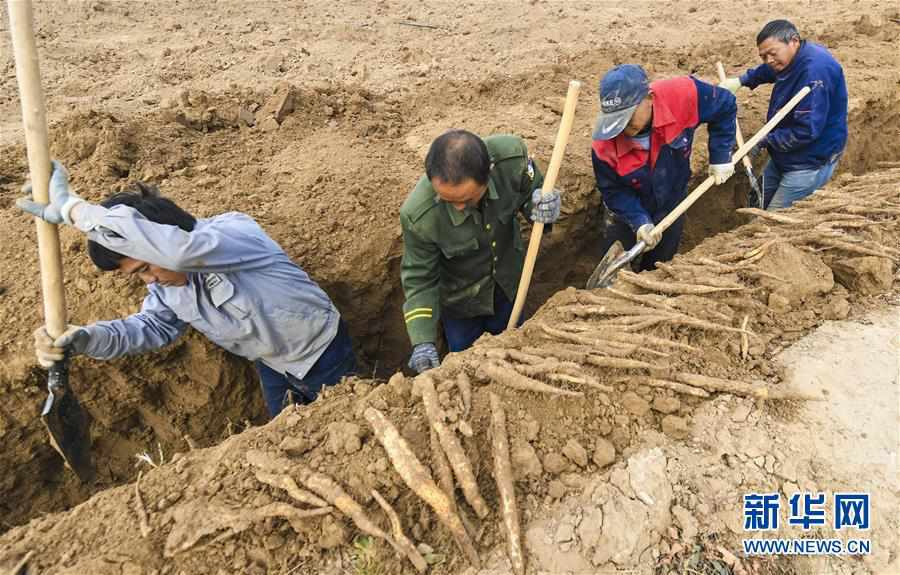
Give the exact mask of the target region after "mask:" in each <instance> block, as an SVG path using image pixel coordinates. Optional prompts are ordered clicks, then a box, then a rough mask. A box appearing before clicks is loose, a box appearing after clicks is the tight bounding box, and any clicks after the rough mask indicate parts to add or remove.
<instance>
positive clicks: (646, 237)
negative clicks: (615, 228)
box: [636, 224, 661, 250]
mask: <svg viewBox="0 0 900 575" xmlns="http://www.w3.org/2000/svg"><path fill="white" fill-rule="evenodd" d="M654 229H655V227H654V225H653V224H644V225H642V226H641V227H639V228H638V229H637V234H636V235H637V239H638V240H640V241H642V242H644V243H645V244H646V245H647V249H648V250H652V249H653V248H655V247H656V244H658V243H659V238H660V235H661V234H659V233H654V232H653V230H654Z"/></svg>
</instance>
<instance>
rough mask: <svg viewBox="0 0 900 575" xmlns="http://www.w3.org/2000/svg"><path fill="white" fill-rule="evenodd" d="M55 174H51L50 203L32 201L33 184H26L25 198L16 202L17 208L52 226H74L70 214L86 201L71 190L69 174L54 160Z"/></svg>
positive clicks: (24, 189)
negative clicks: (64, 224) (63, 224)
mask: <svg viewBox="0 0 900 575" xmlns="http://www.w3.org/2000/svg"><path fill="white" fill-rule="evenodd" d="M52 163H53V173H51V174H50V203H49V204H39V203H37V202H35V201H34V200H33V199H32V192H31V184H30V183H29V184H25V186H24V187H23V188H22V191H23V192H24V193H25V194H26V196H25V197H24V198H19V199H18V200H16V206H17V207H18V208H19V209H21V210H24V211H26V212H28V213H29V214H31V215H33V216H37V217H39V218H41V219H42V220H44V221H45V222H48V223H51V224H62V223H66V224H69V225H72V220H71V219H70V218H69V214H70V213H71V211H72V208H74V207H75V206H76V205H77V204H80V203H81V202H83V201H84V200H83V199H81V198H80V197H79V196H78V195H77V194H75V193H74V192H72V191H71V190H70V189H69V172H68V171H66V168H65V167H63V165H62V164H60V163H59V162H58V161H56V160H53V162H52Z"/></svg>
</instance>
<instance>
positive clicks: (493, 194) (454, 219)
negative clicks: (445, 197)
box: [435, 178, 500, 227]
mask: <svg viewBox="0 0 900 575" xmlns="http://www.w3.org/2000/svg"><path fill="white" fill-rule="evenodd" d="M485 194H486V195H487V199H488V200H497V199H499V198H500V194H498V193H497V186H496V185H495V184H494V179H493V178H488V188H487V192H485ZM435 199H436V200H437V199H438V197H437V193H435ZM438 201H440V200H438ZM443 204H444V209H445V210H447V214H448V215H449V216H450V223H452V224H453V226H454V227H456V226H460V225H462V223H463V222H465V221H466V219H468V217H469V216H470V215H473V214H474V212H477V211H478V210H477V209H474V208H466V209H464V210H463V211H459V210H457V209H456V208H454V207H453V206H451V205H450V204H449V203H447V202H443Z"/></svg>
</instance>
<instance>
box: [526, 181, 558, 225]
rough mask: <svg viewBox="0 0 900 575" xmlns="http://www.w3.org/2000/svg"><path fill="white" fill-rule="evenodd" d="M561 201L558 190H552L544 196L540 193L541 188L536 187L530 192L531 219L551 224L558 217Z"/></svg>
mask: <svg viewBox="0 0 900 575" xmlns="http://www.w3.org/2000/svg"><path fill="white" fill-rule="evenodd" d="M561 203H562V200H561V199H560V197H559V190H553V191H552V192H550V193H549V194H547V195H546V196H545V195H544V194H542V193H541V188H538V189H536V190H535V191H533V192H532V193H531V221H533V222H540V223H542V224H552V223H553V222H555V221H556V220H557V219H559V208H560V204H561Z"/></svg>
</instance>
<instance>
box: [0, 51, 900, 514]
mask: <svg viewBox="0 0 900 575" xmlns="http://www.w3.org/2000/svg"><path fill="white" fill-rule="evenodd" d="M588 65H589V63H588V62H587V61H584V62H576V63H574V64H573V67H575V68H579V67H587V66H588ZM590 65H591V66H592V67H593V66H596V63H592V64H590ZM585 75H588V74H585ZM558 76H559V78H562V76H563V75H562V74H558ZM559 78H550V79H549V80H547V82H548V83H549V82H554V81H556V80H558V79H559ZM501 88H502V86H495V87H493V88H492V89H484V90H482V91H481V93H479V95H478V98H479V99H482V100H484V101H489V100H490V98H492V97H493V95H492V92H493V91H495V90H499V89H501ZM535 90H536V91H538V92H539V91H540V90H541V88H540V87H537V88H535ZM760 100H761V99H760ZM751 109H752V113H753V114H755V115H761V114H762V109H761V108H760V107H759V105H758V104H757V105H755V106H753V107H752V108H751ZM377 111H378V110H377V106H376V108H375V110H374V111H373V110H369V112H371V113H372V114H374V113H376V112H377ZM744 113H748V112H746V111H745V112H744ZM551 117H552V115H551ZM188 119H189V118H188ZM372 126H374V128H371V129H375V130H376V131H378V130H383V131H384V133H383V134H381V136H382V137H383V138H385V139H387V138H390V137H394V136H395V134H394V133H393V132H392V130H395V129H397V126H396V125H390V124H388V125H387V126H379V124H378V123H377V122H376V123H374V124H372ZM401 126H402V124H401ZM407 127H408V126H407ZM876 127H877V129H874V130H873V128H876ZM73 129H74V127H73ZM850 130H851V143H850V145H849V146H848V149H847V151H846V153H845V156H844V160H843V161H842V163H841V166H840V171H841V172H845V171H850V172H853V173H855V174H859V173H863V172H865V171H868V170H869V169H872V168H875V167H877V166H878V165H879V162H896V161H897V160H898V157H897V153H896V151H893V150H892V149H891V148H890V145H891V143H892V142H895V141H896V138H897V137H900V136H898V135H897V132H900V104H898V102H897V101H896V99H893V98H891V97H890V95H887V96H886V97H884V98H882V99H874V100H872V101H868V102H865V103H864V104H863V105H861V106H859V107H858V108H857V110H856V111H852V112H851V119H850ZM126 131H127V130H126ZM748 131H749V130H747V128H745V132H748ZM703 132H705V131H704V130H703V129H701V130H699V131H698V136H700V134H701V133H703ZM859 134H866V137H864V138H859V137H854V135H859ZM582 139H583V138H582ZM580 142H581V140H576V141H575V144H573V145H572V146H571V148H570V150H569V157H568V158H567V163H568V164H569V166H567V169H566V170H564V174H563V175H562V177H561V180H560V182H559V187H560V188H561V189H563V190H565V193H566V196H567V197H570V198H574V200H570V201H567V202H565V207H564V216H563V218H562V220H561V222H560V223H559V224H558V225H556V226H554V230H553V232H552V233H551V234H550V235H549V236H546V237H545V240H544V245H543V246H542V252H541V255H540V257H539V260H538V263H537V266H536V272H535V277H534V280H533V283H532V286H531V290H530V292H529V300H528V305H527V308H526V313H530V312H533V311H534V310H536V308H537V307H538V306H539V305H540V304H541V303H542V302H543V301H545V300H546V299H547V298H548V297H549V296H550V295H552V294H553V293H555V292H557V291H559V290H561V289H564V288H565V287H567V286H571V285H576V286H580V285H582V284H583V282H584V281H585V279H586V278H587V277H588V275H589V274H590V272H591V270H592V268H593V265H594V264H595V263H596V262H597V261H598V259H599V257H600V255H601V254H600V253H599V244H600V240H601V233H600V223H601V221H602V215H603V214H602V207H601V206H600V203H599V197H598V194H597V193H596V192H595V191H594V190H593V186H594V182H593V175H592V173H591V170H590V159H589V157H585V154H584V153H583V149H584V148H585V147H584V146H580V145H578V144H579V143H580ZM69 144H70V147H72V146H74V147H77V145H79V144H78V142H75V143H74V144H73V140H71V139H70V140H69ZM125 144H126V145H121V146H117V147H113V148H112V149H111V150H112V151H111V152H110V154H111V155H112V157H103V156H104V153H105V152H104V150H103V149H102V142H101V146H100V149H99V150H97V149H91V154H90V155H91V158H92V160H91V161H97V160H98V158H99V159H102V161H104V162H106V163H111V164H113V166H115V165H117V162H122V163H124V165H125V166H126V167H125V168H115V167H114V168H113V170H112V172H111V173H112V174H113V177H114V178H118V179H119V180H120V181H121V180H124V179H127V178H129V177H134V174H133V173H132V171H133V170H130V169H128V168H127V165H128V163H129V162H132V163H133V162H134V157H135V156H137V155H138V154H139V153H140V150H138V149H135V146H136V144H135V143H134V139H130V138H126V142H125ZM546 145H549V144H545V146H546ZM705 145H706V144H705V137H704V136H700V137H698V141H697V142H696V145H695V148H694V149H695V154H698V156H699V157H698V158H695V165H697V164H698V163H699V162H700V161H701V160H702V161H704V162H705ZM94 148H97V144H96V143H95V144H94ZM69 151H71V150H69ZM540 151H541V153H542V156H544V157H549V149H546V148H541V150H540ZM23 156H24V155H23ZM76 157H77V154H76ZM150 159H151V160H152V154H151V158H150ZM406 159H407V160H409V161H408V165H409V168H408V169H407V172H409V173H410V174H415V173H417V171H418V165H419V164H420V162H418V160H417V159H415V158H412V159H410V158H409V157H408V156H407V158H406ZM179 169H183V168H179ZM117 170H118V171H117ZM190 176H191V174H190V173H186V174H185V177H186V178H189V177H190ZM106 177H107V179H108V178H109V177H110V176H109V175H107V176H106ZM702 179H703V178H702V177H699V176H696V177H695V178H694V180H693V182H692V184H691V185H692V186H693V185H696V184H698V183H699V182H700V181H702ZM412 181H413V179H412V178H398V179H397V181H396V182H394V184H395V185H399V186H402V187H403V188H404V189H405V188H408V187H409V185H410V182H412ZM746 189H747V182H746V179H745V178H744V176H743V174H741V173H740V172H739V173H738V175H736V177H734V178H733V179H732V180H731V181H730V182H728V183H727V184H726V185H725V186H722V187H720V188H718V189H714V190H713V191H711V192H710V193H708V194H707V196H706V197H704V198H702V199H701V200H700V201H699V202H698V203H697V204H696V205H695V206H694V207H693V208H692V209H691V210H690V211H689V212H688V221H687V224H686V227H685V235H684V239H683V242H682V250H687V249H690V248H691V247H693V246H694V245H696V244H697V243H699V242H700V241H701V240H702V239H703V238H705V237H708V236H711V235H714V234H717V233H720V232H723V231H727V230H730V229H732V228H734V227H736V226H738V225H739V224H740V223H742V218H741V217H740V216H738V215H737V214H735V213H734V209H735V208H736V207H740V206H741V205H743V204H742V202H743V195H744V193H745V190H746ZM8 197H9V196H8V195H7V196H5V197H4V200H5V199H7V198H8ZM196 202H197V204H198V205H199V204H200V203H201V199H200V198H198V199H197V200H196ZM4 203H6V202H4ZM188 207H189V209H190V202H189V205H188ZM218 211H223V210H218ZM254 215H256V214H254ZM265 215H266V216H268V214H265ZM275 217H277V216H275ZM259 219H260V220H261V222H262V223H263V225H264V226H266V218H265V217H260V218H259ZM387 245H389V249H388V253H387V257H386V258H385V259H384V260H383V261H385V262H386V265H385V266H384V269H383V270H380V271H378V273H373V274H371V275H370V276H369V277H368V278H362V277H361V276H356V277H354V278H352V280H346V279H344V278H339V277H330V276H329V275H328V274H327V273H325V270H324V269H321V268H320V269H317V268H316V267H315V266H310V265H306V264H305V263H304V267H306V268H307V269H308V270H309V271H310V273H311V275H313V277H316V278H318V279H319V282H320V284H321V285H322V287H323V288H324V289H325V290H326V291H327V292H328V293H329V294H330V295H331V297H332V298H333V299H334V301H335V302H336V304H337V306H338V308H339V309H341V310H342V312H343V313H344V315H345V317H346V318H347V320H348V321H349V324H350V328H351V333H352V335H353V337H354V339H355V341H356V344H357V346H358V347H357V352H358V357H359V358H360V360H361V370H360V372H361V375H364V376H372V377H375V378H377V379H384V378H386V377H389V376H390V375H391V374H392V373H394V372H395V371H396V370H397V369H402V368H403V364H404V362H405V360H406V357H407V354H408V341H407V338H406V333H405V329H404V326H403V323H402V313H401V306H402V303H403V295H402V290H401V289H400V284H399V266H400V251H401V249H402V245H401V242H400V239H399V237H397V236H394V239H393V240H392V241H390V242H387ZM285 247H286V249H287V250H288V251H289V252H290V253H292V255H294V254H293V250H292V246H290V245H286V246H285ZM70 251H75V252H78V251H80V250H79V249H78V248H77V247H75V248H71V250H70ZM79 257H81V258H83V257H84V256H83V255H81V256H79ZM302 261H303V260H302V258H301V262H302ZM320 265H322V264H320ZM82 269H84V267H83V266H82ZM371 269H372V270H375V269H376V268H375V267H372V268H371ZM110 285H118V286H120V287H121V284H110ZM128 289H130V290H131V291H130V295H131V297H132V298H133V299H134V301H139V300H140V297H141V296H140V291H141V289H142V288H139V287H130V288H128ZM0 303H2V304H3V305H7V304H6V303H5V302H3V301H2V299H0ZM72 379H73V381H74V382H76V384H75V385H76V386H79V387H78V388H76V390H77V391H79V394H80V395H81V396H82V397H83V401H84V403H85V405H86V407H87V408H88V410H89V411H90V412H91V414H92V416H93V417H94V419H95V421H94V438H93V440H94V457H95V460H96V461H97V462H98V473H99V480H98V482H97V484H96V485H94V486H91V487H88V486H82V485H80V484H78V483H77V482H76V481H75V480H74V478H73V477H72V475H71V473H68V472H67V471H66V470H65V469H63V467H62V464H61V461H60V459H59V457H58V456H57V455H56V454H55V452H53V451H52V450H51V449H50V447H49V445H48V444H47V442H46V438H45V433H44V431H43V428H42V427H41V426H40V424H39V421H38V420H37V417H36V415H37V410H38V409H39V406H40V403H41V401H42V398H43V395H44V391H43V390H44V379H43V374H42V373H41V372H40V371H39V370H37V369H32V370H31V371H30V372H29V374H28V375H27V377H26V378H25V380H24V381H20V382H17V383H18V384H19V385H18V386H16V389H17V392H16V394H15V397H13V398H12V400H11V404H13V405H18V406H19V407H18V408H13V407H10V406H7V407H4V408H0V425H3V428H2V429H0V431H2V432H3V433H0V447H2V450H0V453H2V454H3V455H2V456H0V459H2V463H3V465H2V467H3V469H5V470H7V473H5V474H3V476H2V477H0V531H5V530H6V529H9V528H10V527H13V526H15V525H18V524H21V523H24V522H26V521H28V520H29V519H31V518H33V517H35V516H37V515H40V514H43V513H48V512H56V511H61V510H64V509H67V508H70V507H72V506H73V505H76V504H78V503H80V502H81V501H84V500H85V499H87V498H88V497H89V496H90V495H91V494H92V493H95V492H97V491H101V490H104V489H108V488H110V487H113V486H116V485H120V484H122V483H125V482H127V481H129V480H131V479H133V477H134V475H135V474H136V470H137V466H136V465H135V462H136V459H135V455H136V454H140V453H142V452H146V453H147V454H148V455H149V456H150V457H151V458H152V459H153V460H155V461H159V460H160V459H163V460H168V459H170V458H171V456H172V455H173V454H174V453H176V452H179V451H186V450H188V449H190V448H191V447H192V446H196V447H204V446H208V445H212V444H215V443H217V442H219V441H221V440H222V439H223V438H224V437H227V436H228V435H231V434H233V433H238V432H240V431H241V430H242V429H244V428H246V427H247V426H249V425H253V424H259V423H262V422H263V421H264V420H265V415H264V413H265V411H264V407H263V404H262V401H261V397H260V394H259V392H258V389H257V386H258V383H257V379H256V376H255V373H254V371H253V369H252V368H251V367H250V365H249V364H248V363H247V362H245V361H243V360H240V359H238V358H235V357H232V356H229V355H228V354H226V353H224V352H222V351H221V350H218V349H215V348H214V346H212V345H210V344H208V343H207V342H206V341H204V340H203V338H201V337H199V336H197V335H196V334H192V335H191V336H189V337H186V338H183V340H181V341H180V342H178V343H177V344H175V345H174V346H172V347H170V348H168V349H167V350H164V351H163V352H160V353H156V354H149V355H146V356H141V357H132V358H125V359H123V360H120V361H117V362H113V363H112V364H109V365H103V366H101V365H100V364H99V363H97V362H92V361H81V360H80V361H76V362H75V363H74V368H73V372H72ZM16 409H17V411H16ZM29 410H31V413H29ZM23 421H24V422H26V423H25V424H24V425H22V424H21V422H23ZM17 423H18V424H17Z"/></svg>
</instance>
